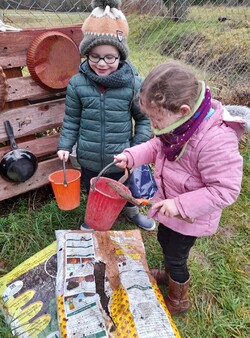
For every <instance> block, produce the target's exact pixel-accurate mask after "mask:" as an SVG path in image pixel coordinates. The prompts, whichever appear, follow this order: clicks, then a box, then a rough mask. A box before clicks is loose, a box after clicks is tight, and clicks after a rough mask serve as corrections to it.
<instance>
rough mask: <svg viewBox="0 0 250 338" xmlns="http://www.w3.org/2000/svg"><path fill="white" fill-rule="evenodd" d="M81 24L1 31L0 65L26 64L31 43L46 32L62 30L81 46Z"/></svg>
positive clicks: (5, 66) (19, 65)
mask: <svg viewBox="0 0 250 338" xmlns="http://www.w3.org/2000/svg"><path fill="white" fill-rule="evenodd" d="M81 26H82V25H81V24H78V25H69V26H59V27H53V28H33V29H24V30H22V31H20V32H11V31H7V32H0V41H1V44H0V65H1V66H2V67H3V68H4V69H5V68H13V67H22V66H26V56H27V51H28V48H29V46H30V44H31V43H32V41H33V40H34V39H35V38H36V37H37V36H39V35H40V34H42V33H45V32H50V31H58V32H62V33H64V34H66V35H68V36H69V37H70V38H71V39H72V40H73V41H74V42H75V43H76V45H77V46H79V44H80V42H81V40H82V38H83V33H82V31H81Z"/></svg>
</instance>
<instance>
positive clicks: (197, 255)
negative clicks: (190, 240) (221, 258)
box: [190, 247, 212, 268]
mask: <svg viewBox="0 0 250 338" xmlns="http://www.w3.org/2000/svg"><path fill="white" fill-rule="evenodd" d="M190 258H191V259H192V260H194V261H196V262H197V263H198V264H199V265H201V266H206V267H208V268H209V267H212V264H211V262H210V260H209V259H208V258H207V257H206V256H205V255H204V254H203V253H201V252H199V251H197V250H196V248H194V247H193V248H192V249H191V251H190Z"/></svg>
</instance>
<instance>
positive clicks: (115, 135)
mask: <svg viewBox="0 0 250 338" xmlns="http://www.w3.org/2000/svg"><path fill="white" fill-rule="evenodd" d="M81 66H82V65H80V68H79V73H78V74H76V75H75V76H73V77H72V78H71V80H70V82H69V85H68V87H67V93H66V101H65V105H66V107H65V116H64V120H63V126H62V131H61V136H60V139H59V143H58V150H68V151H69V152H71V151H72V147H73V145H74V144H75V143H76V142H77V160H78V162H79V164H80V165H81V167H82V168H86V169H89V170H92V171H94V172H100V171H101V170H102V169H103V168H104V167H105V166H106V165H108V164H109V163H111V162H113V156H114V154H119V153H120V152H122V151H123V150H124V149H125V148H128V147H131V146H133V145H135V144H139V143H142V142H145V141H147V140H148V139H149V138H150V136H151V127H150V122H149V119H148V118H147V117H146V116H145V115H144V114H143V113H141V112H140V110H139V106H138V102H137V101H138V100H135V97H136V94H137V92H138V90H139V88H140V86H141V82H142V80H141V78H140V77H139V76H138V74H136V73H135V71H134V69H133V66H130V68H131V82H129V85H126V86H120V87H118V88H106V90H105V91H104V92H103V93H102V92H101V90H100V87H99V86H98V84H97V83H95V82H94V81H92V80H90V79H89V77H88V76H87V75H86V73H84V71H83V68H82V67H81ZM133 120H134V123H133ZM119 171H120V169H119V168H117V167H115V166H112V167H111V168H110V170H109V172H111V173H112V172H119Z"/></svg>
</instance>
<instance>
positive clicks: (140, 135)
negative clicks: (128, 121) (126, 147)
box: [130, 76, 152, 146]
mask: <svg viewBox="0 0 250 338" xmlns="http://www.w3.org/2000/svg"><path fill="white" fill-rule="evenodd" d="M141 83H142V80H141V78H140V77H139V76H135V88H134V98H133V100H132V103H131V108H130V112H131V116H132V118H133V121H134V133H133V138H132V144H131V146H134V145H136V144H140V143H143V142H146V141H148V140H149V139H150V137H151V135H152V132H151V126H150V120H149V118H148V117H147V116H146V115H145V114H144V113H142V112H141V111H140V108H139V100H138V98H137V93H138V91H139V88H140V86H141Z"/></svg>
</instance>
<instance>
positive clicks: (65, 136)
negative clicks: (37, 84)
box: [57, 77, 82, 152]
mask: <svg viewBox="0 0 250 338" xmlns="http://www.w3.org/2000/svg"><path fill="white" fill-rule="evenodd" d="M74 83H75V78H74V77H73V78H71V80H70V82H69V84H68V87H67V91H66V98H65V115H64V119H63V125H62V131H61V135H60V139H59V143H58V147H57V149H58V150H61V149H62V150H68V151H69V152H71V151H72V147H73V145H74V144H75V143H76V141H77V137H78V131H79V128H80V120H81V112H82V104H81V100H80V98H79V96H78V95H77V93H76V90H75V88H76V87H75V84H74Z"/></svg>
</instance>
